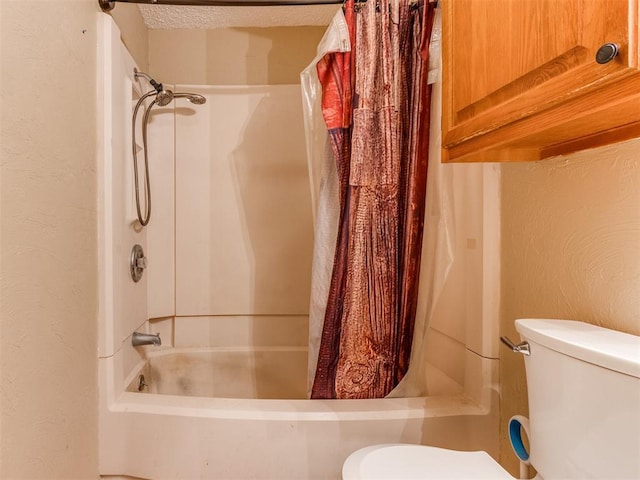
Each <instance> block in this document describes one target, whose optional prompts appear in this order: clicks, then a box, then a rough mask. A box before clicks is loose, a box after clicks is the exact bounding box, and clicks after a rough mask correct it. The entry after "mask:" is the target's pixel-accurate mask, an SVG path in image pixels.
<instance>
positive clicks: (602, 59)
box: [596, 43, 620, 65]
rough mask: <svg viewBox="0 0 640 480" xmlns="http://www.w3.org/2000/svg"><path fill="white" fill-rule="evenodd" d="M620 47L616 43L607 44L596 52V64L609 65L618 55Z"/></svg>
mask: <svg viewBox="0 0 640 480" xmlns="http://www.w3.org/2000/svg"><path fill="white" fill-rule="evenodd" d="M619 49H620V47H618V45H617V44H615V43H605V44H604V45H602V46H601V47H600V48H599V49H598V51H597V52H596V62H598V63H599V64H601V65H602V64H605V63H609V62H610V61H611V60H613V59H614V58H615V57H616V56H617V55H618V50H619Z"/></svg>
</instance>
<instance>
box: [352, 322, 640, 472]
mask: <svg viewBox="0 0 640 480" xmlns="http://www.w3.org/2000/svg"><path fill="white" fill-rule="evenodd" d="M515 324H516V329H517V331H518V333H520V336H521V337H522V340H523V343H521V344H520V345H518V346H514V347H515V350H514V351H516V350H517V351H519V352H520V353H524V354H525V357H524V358H525V369H526V375H527V385H528V395H529V413H530V420H529V427H528V430H529V432H530V438H529V440H530V444H531V452H519V456H520V455H523V456H525V457H528V461H530V463H531V465H532V466H533V467H534V468H535V469H536V470H537V472H538V475H537V476H536V477H535V478H536V480H558V479H563V480H570V479H584V478H593V479H610V480H626V479H628V480H631V479H640V337H637V336H635V335H629V334H626V333H622V332H617V331H613V330H608V329H606V328H601V327H597V326H594V325H590V324H587V323H583V322H576V321H572V320H550V319H520V320H516V322H515ZM527 353H529V354H527ZM518 430H519V428H518ZM516 443H517V442H516ZM516 450H518V448H516ZM520 450H521V448H520ZM342 478H343V480H356V479H358V480H365V479H366V480H392V479H393V480H405V479H406V480H409V479H421V480H425V479H457V480H463V479H495V480H500V479H513V478H514V477H513V476H511V475H510V474H509V473H508V472H507V471H506V470H504V469H503V468H502V467H501V466H500V465H498V463H497V462H496V461H495V460H493V458H491V457H490V456H489V454H487V453H486V452H460V451H455V450H447V449H443V448H437V447H429V446H424V445H405V444H387V445H373V446H370V447H366V448H362V449H360V450H358V451H356V452H354V453H352V454H351V455H350V456H349V457H348V458H347V460H346V461H345V463H344V465H343V469H342Z"/></svg>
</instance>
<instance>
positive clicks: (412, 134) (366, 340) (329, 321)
mask: <svg viewBox="0 0 640 480" xmlns="http://www.w3.org/2000/svg"><path fill="white" fill-rule="evenodd" d="M356 10H357V11H356ZM433 13H434V6H433V5H432V4H422V3H420V4H415V5H412V4H410V3H409V1H408V0H393V3H391V4H387V3H380V2H376V1H375V0H369V1H368V2H367V3H359V4H357V5H356V6H354V2H353V0H349V1H348V2H347V3H346V5H345V18H346V21H347V25H348V26H349V31H350V37H351V52H347V53H334V54H329V55H327V56H326V57H325V58H324V59H323V60H322V61H321V62H319V64H318V77H319V79H320V82H321V84H322V89H323V97H322V109H323V116H324V119H325V122H326V124H327V128H328V131H329V135H330V139H331V146H332V149H333V153H334V156H335V159H336V166H337V171H338V177H339V179H340V225H339V228H338V239H337V243H336V253H335V259H334V266H333V274H332V278H331V285H330V290H329V298H328V304H327V309H326V314H325V319H324V326H323V331H322V338H321V344H320V349H319V354H318V366H317V369H316V375H315V379H314V384H313V389H312V395H311V396H312V398H379V397H384V396H386V395H387V394H388V393H389V392H390V391H391V390H392V389H393V388H394V387H395V386H396V385H397V383H398V382H399V381H400V380H401V379H402V377H403V376H404V374H405V373H406V371H407V368H408V362H409V356H410V353H411V342H412V339H413V325H414V320H415V310H416V304H417V286H418V275H419V265H420V249H421V245H422V229H423V218H424V202H425V191H426V177H427V152H428V132H429V104H430V94H431V88H430V86H429V85H427V63H426V62H427V52H428V40H429V36H430V32H431V27H432V24H433Z"/></svg>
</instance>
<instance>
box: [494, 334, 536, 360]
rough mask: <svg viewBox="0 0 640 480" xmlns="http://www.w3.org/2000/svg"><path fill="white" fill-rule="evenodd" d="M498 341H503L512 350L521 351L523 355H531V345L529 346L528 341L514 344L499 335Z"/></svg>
mask: <svg viewBox="0 0 640 480" xmlns="http://www.w3.org/2000/svg"><path fill="white" fill-rule="evenodd" d="M500 341H501V342H502V343H504V344H505V345H506V346H507V347H509V348H510V349H511V351H512V352H515V353H521V354H522V355H525V356H529V355H531V347H530V346H529V342H522V343H519V344H517V345H516V344H515V343H513V342H512V341H511V340H509V339H508V338H507V337H500Z"/></svg>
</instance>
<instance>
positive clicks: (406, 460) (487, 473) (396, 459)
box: [342, 444, 514, 480]
mask: <svg viewBox="0 0 640 480" xmlns="http://www.w3.org/2000/svg"><path fill="white" fill-rule="evenodd" d="M449 478H450V479H456V480H463V479H474V480H475V479H491V480H503V479H504V480H513V479H514V477H512V476H511V475H509V474H508V473H507V472H506V470H504V469H503V468H502V467H501V466H500V465H498V463H497V462H496V461H495V460H494V459H493V458H491V457H490V456H489V454H488V453H486V452H459V451H454V450H447V449H444V448H437V447H427V446H424V445H406V444H386V445H373V446H371V447H365V448H361V449H360V450H358V451H356V452H354V453H353V454H351V455H350V456H349V458H347V460H346V461H345V463H344V465H343V467H342V479H343V480H362V479H367V480H391V479H393V480H418V479H420V480H426V479H443V480H444V479H449Z"/></svg>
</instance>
